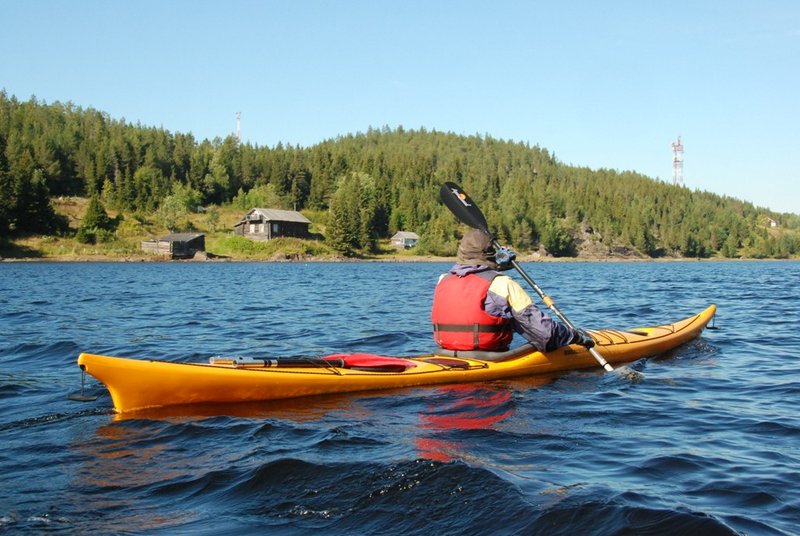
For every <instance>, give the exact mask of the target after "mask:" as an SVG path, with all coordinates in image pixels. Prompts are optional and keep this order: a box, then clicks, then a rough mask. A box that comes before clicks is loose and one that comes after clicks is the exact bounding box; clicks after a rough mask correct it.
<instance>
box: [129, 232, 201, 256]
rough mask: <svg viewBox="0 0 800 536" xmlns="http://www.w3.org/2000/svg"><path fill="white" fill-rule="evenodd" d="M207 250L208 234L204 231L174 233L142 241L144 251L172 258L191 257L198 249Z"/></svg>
mask: <svg viewBox="0 0 800 536" xmlns="http://www.w3.org/2000/svg"><path fill="white" fill-rule="evenodd" d="M205 250H206V235H204V234H202V233H174V234H171V235H168V236H165V237H163V238H159V239H156V240H144V241H143V242H142V251H145V252H147V253H153V254H155V255H163V256H165V257H169V258H170V259H191V258H193V257H194V256H195V254H196V253H197V252H198V251H205Z"/></svg>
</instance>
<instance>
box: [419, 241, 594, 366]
mask: <svg viewBox="0 0 800 536" xmlns="http://www.w3.org/2000/svg"><path fill="white" fill-rule="evenodd" d="M496 254H497V252H496V251H495V248H494V245H493V244H492V238H491V237H490V236H489V235H487V234H486V233H485V232H483V231H481V230H478V229H472V230H470V231H469V232H467V233H466V234H465V235H464V238H462V240H461V243H460V244H459V246H458V254H457V263H456V264H455V265H454V266H453V267H452V268H451V269H450V271H449V272H448V273H446V274H442V276H441V277H440V278H439V283H438V284H437V285H436V290H435V291H434V294H433V308H432V311H431V320H432V322H433V331H434V340H435V341H436V344H438V345H439V346H441V347H442V348H445V349H447V350H489V351H503V350H507V349H508V346H509V344H511V340H512V338H513V336H514V332H515V331H516V332H517V333H519V334H520V335H522V336H523V337H524V338H525V339H526V340H527V341H529V342H530V343H531V344H532V345H533V346H534V347H535V348H536V349H537V350H540V351H543V352H548V351H551V350H555V349H556V348H560V347H561V346H566V345H568V344H581V345H582V346H586V347H587V348H590V347H592V346H594V341H593V340H592V338H591V337H590V336H589V335H588V334H586V333H585V332H583V331H580V330H574V331H573V330H571V329H570V328H568V327H566V326H564V325H562V324H560V323H558V322H556V321H555V320H553V319H552V318H551V317H550V316H549V315H547V314H545V313H544V312H542V311H541V310H540V309H539V308H538V307H537V306H536V304H534V303H533V301H532V300H531V298H530V296H529V295H528V293H527V292H525V290H524V289H523V288H522V287H521V286H520V285H519V284H518V283H517V282H516V281H514V280H513V279H512V278H510V277H509V276H506V275H502V274H501V273H500V271H501V270H503V269H506V270H507V269H509V268H511V264H510V262H507V263H503V264H500V265H498V263H497V259H496Z"/></svg>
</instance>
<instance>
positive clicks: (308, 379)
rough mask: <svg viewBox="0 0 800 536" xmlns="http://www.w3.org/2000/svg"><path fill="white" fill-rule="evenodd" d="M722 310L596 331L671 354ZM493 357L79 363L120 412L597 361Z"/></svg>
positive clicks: (624, 344)
mask: <svg viewBox="0 0 800 536" xmlns="http://www.w3.org/2000/svg"><path fill="white" fill-rule="evenodd" d="M715 313H716V306H714V305H711V306H709V307H708V308H706V309H705V310H704V311H703V312H701V313H699V314H696V315H693V316H690V317H688V318H685V319H684V320H680V321H678V322H673V323H670V324H664V325H661V326H652V327H646V328H635V329H632V330H627V331H626V330H590V333H591V334H592V336H593V337H594V339H595V341H596V342H597V346H598V347H599V348H600V349H601V351H602V352H603V356H604V357H605V359H606V360H608V362H609V363H625V362H630V361H635V360H637V359H640V358H644V357H650V356H653V355H658V354H662V353H665V352H667V351H669V350H672V349H673V348H676V347H677V346H680V345H681V344H684V343H686V342H688V341H689V340H691V339H694V338H696V337H698V336H699V335H700V334H701V333H702V331H703V329H704V328H705V327H706V325H707V324H708V323H709V322H710V321H711V319H712V318H713V317H714V315H715ZM514 352H518V353H513V352H511V353H502V355H503V356H504V357H500V358H497V360H492V358H491V357H488V358H486V359H481V358H475V357H468V356H463V355H454V356H451V355H446V354H445V353H444V352H441V353H439V352H434V353H431V354H424V355H418V356H411V357H392V356H381V355H376V354H365V353H353V354H332V355H331V356H324V357H305V358H304V357H297V358H223V357H221V356H216V357H212V358H210V360H209V362H208V363H200V362H193V363H188V362H174V361H164V360H158V359H130V358H121V357H112V356H102V355H96V354H90V353H81V354H80V355H79V356H78V365H79V366H80V368H81V369H82V370H83V371H85V373H87V374H89V375H91V376H93V377H95V378H96V379H97V380H99V381H100V382H101V383H103V384H104V385H105V387H106V388H107V389H108V392H109V394H110V395H111V399H112V401H113V404H114V409H115V410H116V411H117V412H118V413H125V412H131V411H136V410H140V409H144V408H153V407H161V406H171V405H187V404H207V403H220V404H224V403H236V402H260V401H267V400H280V399H290V398H298V397H306V396H315V395H325V394H338V393H354V392H360V391H375V390H385V389H395V388H399V387H417V386H425V385H437V384H447V383H450V384H452V383H465V382H475V381H492V380H498V379H506V378H517V377H523V376H534V375H550V374H553V373H563V372H568V371H571V370H577V369H588V368H596V367H597V363H596V361H595V360H594V358H593V357H592V356H591V355H590V353H589V352H588V351H587V349H586V348H584V347H582V346H579V345H574V344H573V345H569V346H565V347H562V348H559V349H557V350H554V351H552V352H547V353H542V352H539V351H536V350H535V349H533V348H532V347H530V346H527V347H526V346H523V347H521V348H520V349H517V350H515V351H514Z"/></svg>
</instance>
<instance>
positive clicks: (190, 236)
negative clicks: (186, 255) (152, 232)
mask: <svg viewBox="0 0 800 536" xmlns="http://www.w3.org/2000/svg"><path fill="white" fill-rule="evenodd" d="M201 236H203V233H172V234H171V235H167V236H165V237H162V238H159V240H164V241H166V242H189V241H190V240H194V239H195V238H200V237H201Z"/></svg>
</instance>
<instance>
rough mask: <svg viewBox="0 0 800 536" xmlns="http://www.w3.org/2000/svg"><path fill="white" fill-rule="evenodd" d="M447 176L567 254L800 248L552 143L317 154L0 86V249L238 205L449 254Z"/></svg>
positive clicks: (765, 220) (798, 238) (370, 243)
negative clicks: (78, 200)
mask: <svg viewBox="0 0 800 536" xmlns="http://www.w3.org/2000/svg"><path fill="white" fill-rule="evenodd" d="M445 181H453V182H456V183H458V184H460V185H461V186H462V187H463V188H464V189H465V191H467V192H469V194H470V196H471V197H472V198H473V199H474V200H475V201H476V202H477V203H478V204H479V206H480V207H481V210H482V211H483V212H484V214H485V215H486V219H487V221H488V222H489V224H490V227H491V228H492V231H493V232H494V233H495V234H496V235H497V237H498V239H499V240H500V241H501V242H503V243H508V244H511V245H512V246H513V247H514V248H515V249H516V250H518V251H520V252H533V251H540V252H542V253H544V254H547V255H552V256H555V257H574V256H577V255H578V254H579V253H580V251H585V250H586V249H587V248H589V247H593V248H595V249H596V250H597V251H600V252H601V253H603V252H605V253H608V252H611V251H623V252H630V253H634V254H636V255H640V256H644V257H652V258H657V257H692V258H695V257H699V258H707V257H723V258H740V257H745V258H789V257H793V256H797V255H798V254H800V216H798V215H796V214H780V213H775V212H771V211H769V210H766V209H762V208H759V207H756V206H754V205H753V204H752V203H749V202H747V201H744V200H739V199H734V198H731V197H726V196H720V195H717V194H713V193H709V192H700V191H692V190H690V189H688V188H686V187H681V186H675V185H672V184H667V183H665V182H663V181H659V180H656V179H652V178H649V177H646V176H644V175H642V174H639V173H637V172H635V171H620V170H611V169H589V168H586V167H579V166H572V165H565V164H563V163H561V162H559V161H558V160H557V158H556V156H555V155H554V154H552V153H551V152H550V151H548V150H547V149H546V148H542V147H539V146H530V145H529V144H525V143H519V142H511V141H503V140H501V139H495V138H493V137H491V136H490V135H488V134H486V135H473V136H463V135H456V134H453V133H446V132H437V131H435V130H432V131H429V130H425V129H420V130H406V129H404V128H402V127H397V128H388V127H383V128H370V129H368V130H367V131H366V132H363V133H354V134H346V135H342V136H339V137H337V138H335V139H329V140H323V141H321V142H319V143H317V144H316V145H314V146H311V147H299V146H289V145H283V144H278V145H276V146H274V147H260V146H257V145H253V144H250V143H240V142H239V141H238V140H237V139H236V137H235V136H232V135H231V136H227V137H225V138H215V139H213V140H207V139H204V140H202V141H201V140H197V139H195V138H194V136H193V135H192V134H191V133H172V132H169V131H167V130H165V129H163V128H154V127H150V126H145V125H141V124H129V123H128V122H126V121H125V120H124V119H114V118H111V117H109V116H108V114H106V113H103V112H101V111H97V110H95V109H92V108H82V107H80V106H76V105H74V104H72V103H60V102H55V103H52V104H47V103H45V102H41V101H39V100H37V99H36V98H35V97H32V98H31V99H29V100H27V101H20V100H18V99H17V98H16V97H14V96H9V95H8V94H7V93H6V92H5V91H2V92H0V245H2V243H4V242H5V243H8V242H9V241H12V240H14V239H15V238H16V237H19V236H25V235H30V234H38V235H64V234H70V233H71V234H73V235H76V237H77V238H78V239H80V240H88V241H95V240H100V241H102V240H111V239H113V237H114V233H115V225H119V217H117V218H116V219H114V220H113V221H112V219H111V218H108V217H106V216H105V210H107V209H113V210H114V211H115V212H118V213H119V214H124V215H125V216H124V217H125V218H146V217H152V215H154V214H155V215H159V216H160V217H161V218H162V219H163V221H164V227H165V229H169V230H170V231H174V230H177V231H180V230H181V229H173V228H172V227H174V226H175V225H177V224H178V222H179V221H180V218H179V217H178V216H179V215H180V214H181V213H183V212H184V211H198V210H203V211H210V214H212V215H213V214H214V212H213V211H214V208H215V207H222V206H229V205H231V204H233V205H235V206H238V207H241V208H244V209H247V208H252V207H255V206H263V207H269V208H284V209H292V210H300V211H303V212H304V213H308V214H310V215H311V218H312V221H315V218H316V220H317V221H322V222H323V223H324V225H323V227H324V229H325V232H324V240H325V242H326V243H327V244H328V245H329V246H330V247H332V248H333V249H334V250H336V251H338V252H340V253H341V254H342V255H346V256H355V255H359V254H363V253H368V252H370V251H373V250H374V249H375V248H376V243H377V241H379V240H381V239H386V238H387V237H390V236H391V235H392V234H394V233H395V232H397V231H399V230H408V231H414V232H416V233H417V234H419V235H420V243H419V245H418V246H416V248H417V250H418V252H419V253H420V254H423V255H447V256H450V255H453V254H454V253H455V250H456V247H457V243H458V239H459V237H460V236H461V233H463V228H462V226H461V225H460V224H459V223H458V221H457V220H456V219H455V218H454V217H453V216H452V214H450V213H449V211H448V210H447V209H446V208H445V207H444V206H443V205H442V204H441V203H440V201H439V198H438V192H439V188H440V187H441V185H442V183H443V182H445ZM62 196H81V197H86V198H90V199H91V200H92V202H91V204H90V208H91V211H92V213H93V215H92V217H91V218H87V220H88V223H87V224H86V225H82V226H81V228H80V229H71V228H70V227H69V226H68V225H67V224H66V223H65V222H64V221H63V219H62V218H59V216H58V215H57V214H56V212H55V211H54V209H53V203H52V200H53V199H54V198H58V197H62Z"/></svg>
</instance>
